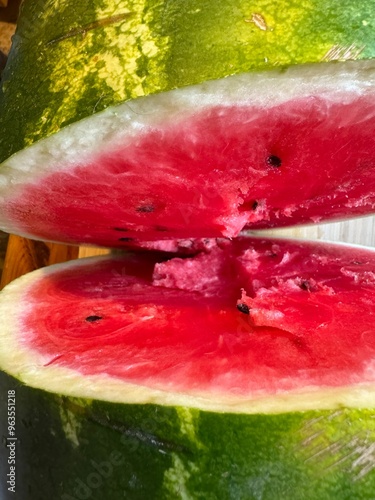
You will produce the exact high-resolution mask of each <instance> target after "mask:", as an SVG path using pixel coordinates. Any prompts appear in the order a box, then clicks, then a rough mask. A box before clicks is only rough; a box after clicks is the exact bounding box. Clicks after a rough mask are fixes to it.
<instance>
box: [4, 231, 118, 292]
mask: <svg viewBox="0 0 375 500" xmlns="http://www.w3.org/2000/svg"><path fill="white" fill-rule="evenodd" d="M108 252H109V250H107V249H101V248H89V247H77V246H70V245H62V244H58V243H47V242H43V241H34V240H29V239H27V238H22V237H21V236H15V235H10V236H9V239H8V244H7V249H6V254H5V260H4V267H3V270H2V273H1V283H0V289H2V288H4V286H6V285H7V284H8V283H10V282H11V281H13V280H15V279H16V278H18V277H20V276H22V275H23V274H26V273H28V272H31V271H34V270H35V269H39V268H41V267H45V266H50V265H51V264H58V263H60V262H66V261H68V260H72V259H77V258H81V257H89V256H92V255H102V254H106V253H108Z"/></svg>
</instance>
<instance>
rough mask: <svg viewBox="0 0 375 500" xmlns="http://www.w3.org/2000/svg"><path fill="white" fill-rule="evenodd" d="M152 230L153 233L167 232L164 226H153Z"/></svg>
mask: <svg viewBox="0 0 375 500" xmlns="http://www.w3.org/2000/svg"><path fill="white" fill-rule="evenodd" d="M154 229H155V231H160V232H166V231H169V229H168V228H167V227H165V226H155V227H154Z"/></svg>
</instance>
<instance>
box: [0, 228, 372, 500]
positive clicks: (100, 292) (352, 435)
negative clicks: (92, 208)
mask: <svg viewBox="0 0 375 500" xmlns="http://www.w3.org/2000/svg"><path fill="white" fill-rule="evenodd" d="M374 269H375V253H374V251H373V250H366V249H363V248H360V247H354V246H345V245H329V244H322V243H313V242H298V241H289V240H276V239H263V238H262V239H255V238H254V239H250V238H238V239H237V240H235V241H233V242H228V240H218V241H217V242H216V243H215V244H212V245H211V246H210V248H206V250H203V251H197V253H196V255H194V256H190V257H187V256H185V257H184V258H181V257H180V256H172V255H171V254H167V253H163V252H154V253H152V252H149V253H148V254H143V255H140V254H128V255H122V256H117V257H113V256H112V257H108V256H106V257H94V258H88V259H80V260H77V261H72V262H70V263H64V264H58V265H55V266H50V267H48V268H44V269H41V270H38V271H34V272H33V273H29V274H27V275H25V276H23V277H21V278H19V279H18V280H16V281H14V282H13V283H11V284H10V285H8V286H7V287H6V288H5V289H4V290H3V292H2V293H1V298H0V318H1V319H0V332H1V334H0V363H1V366H2V367H3V369H4V370H6V371H7V372H8V373H9V374H10V375H11V376H12V377H14V378H12V379H10V381H8V384H9V385H8V387H11V388H12V389H11V390H14V393H15V395H16V398H18V397H19V400H20V402H19V406H17V412H18V418H19V419H20V420H19V422H20V423H19V424H18V427H17V432H19V434H18V435H19V437H20V438H21V440H22V441H21V444H20V447H19V451H18V453H19V455H20V456H21V454H22V458H20V460H19V461H20V463H21V465H20V473H22V476H20V478H19V483H20V488H21V489H22V488H26V486H25V485H27V488H28V489H27V495H26V496H24V497H22V498H30V499H34V498H62V499H64V500H72V499H82V498H93V499H94V498H95V499H96V498H97V499H99V498H111V499H114V500H116V499H120V498H129V499H144V498H150V499H151V498H152V499H154V498H155V499H159V498H160V499H174V498H183V499H185V498H186V499H198V498H209V499H233V500H234V499H238V498H244V499H252V498H262V499H272V500H274V499H285V498H290V499H292V498H301V499H302V498H303V499H310V498H311V499H313V498H314V499H316V498H318V499H333V498H337V499H340V500H341V499H348V500H349V499H354V498H356V499H357V498H358V499H370V498H372V497H373V492H374V488H375V471H374V442H375V426H374V422H375V409H374V408H375V391H374V382H375V375H374V373H375V372H374V350H375V335H374V314H375V313H374V311H375V308H374V304H375V273H374ZM10 311H11V314H10ZM16 380H17V382H16ZM20 382H21V383H24V384H27V385H21V386H20V385H19V384H20ZM13 388H14V389H13ZM51 456H54V457H55V456H56V461H51ZM39 469H40V471H41V473H40V474H39V473H38V474H36V470H39ZM21 477H22V481H21ZM21 483H23V485H21Z"/></svg>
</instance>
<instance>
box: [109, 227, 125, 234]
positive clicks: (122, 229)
mask: <svg viewBox="0 0 375 500" xmlns="http://www.w3.org/2000/svg"><path fill="white" fill-rule="evenodd" d="M112 229H113V230H114V231H121V232H122V233H126V232H127V231H129V229H126V227H114V228H112Z"/></svg>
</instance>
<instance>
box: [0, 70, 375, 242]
mask: <svg viewBox="0 0 375 500" xmlns="http://www.w3.org/2000/svg"><path fill="white" fill-rule="evenodd" d="M360 96H373V97H374V102H375V60H369V61H347V62H342V63H341V62H331V63H322V64H312V65H303V66H293V67H290V68H288V69H287V70H272V71H268V72H261V73H245V74H240V75H235V76H230V77H227V78H224V79H220V80H214V81H209V82H204V83H202V84H199V85H194V86H190V87H186V88H181V89H177V90H172V91H169V92H165V93H161V94H157V95H152V96H148V97H142V98H139V99H136V100H133V101H130V102H126V103H124V104H121V105H119V106H115V107H110V108H107V109H106V110H105V111H102V112H100V113H97V114H93V115H92V116H91V117H89V118H85V119H84V120H81V121H80V122H77V123H75V124H72V125H69V126H67V127H65V128H64V129H62V130H61V131H60V132H58V133H57V134H55V135H53V136H50V137H48V138H46V139H43V140H41V141H39V142H37V143H35V144H33V145H32V146H30V147H28V148H26V149H24V150H22V151H20V152H18V153H16V154H14V155H13V156H11V157H10V158H8V159H7V160H5V161H4V162H3V163H2V164H1V165H0V228H1V229H3V230H5V231H8V232H15V233H17V234H20V231H19V228H18V227H17V224H14V223H12V221H10V220H9V216H8V215H5V211H4V210H1V206H2V205H3V206H6V204H7V200H10V199H14V197H17V195H19V194H20V193H21V190H22V188H23V187H24V186H25V185H27V184H29V183H30V184H32V183H37V182H38V181H40V180H41V179H43V178H44V177H45V176H47V175H49V174H51V173H53V172H55V171H62V170H69V169H72V168H74V167H76V166H77V165H78V164H80V163H81V162H84V163H86V162H90V160H95V158H96V157H97V155H98V154H103V153H104V152H105V151H113V150H114V149H116V148H118V147H119V146H120V145H121V146H126V145H127V144H129V143H131V142H132V141H134V140H135V139H136V138H137V136H139V135H140V134H145V133H147V132H148V131H151V130H153V129H155V128H160V129H162V128H163V126H164V125H165V124H167V123H177V122H179V121H185V120H188V119H189V117H193V116H194V114H195V113H200V112H202V111H203V110H205V109H209V108H210V107H213V106H218V105H223V106H256V107H259V108H264V110H267V109H270V108H272V107H273V106H276V105H279V104H282V103H285V102H288V101H291V100H294V99H302V98H314V97H319V98H320V99H326V100H327V102H328V103H338V102H339V103H342V104H349V103H350V102H353V101H354V100H355V99H358V97H360ZM22 235H23V236H26V237H33V235H32V234H28V233H23V234H22Z"/></svg>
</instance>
